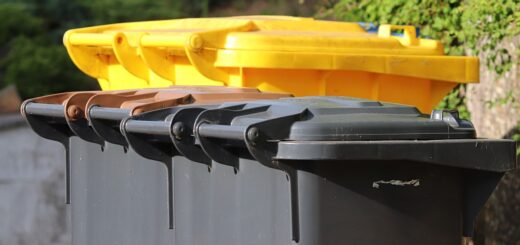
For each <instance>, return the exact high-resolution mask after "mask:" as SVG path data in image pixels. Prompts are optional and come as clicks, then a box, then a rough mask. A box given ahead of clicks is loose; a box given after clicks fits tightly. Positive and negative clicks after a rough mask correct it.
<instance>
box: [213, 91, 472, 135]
mask: <svg viewBox="0 0 520 245" xmlns="http://www.w3.org/2000/svg"><path fill="white" fill-rule="evenodd" d="M262 105H267V106H268V107H269V108H268V109H267V110H265V111H263V112H259V113H253V114H247V115H243V116H239V117H236V118H234V119H233V122H232V123H231V125H247V124H250V123H252V122H255V121H263V120H272V119H276V118H281V117H284V116H286V115H287V114H291V113H293V112H294V111H306V112H305V113H304V114H305V115H303V116H302V118H299V119H298V120H295V121H294V122H293V123H292V124H291V125H290V133H289V135H288V137H287V138H285V139H284V140H291V141H357V140H435V139H473V138H475V129H474V127H473V125H472V124H471V123H470V122H469V121H466V120H462V119H460V118H459V116H458V113H457V112H455V111H441V110H439V111H433V112H432V115H424V114H421V112H420V111H419V110H417V109H416V108H415V107H412V106H407V105H399V104H392V103H384V102H378V101H371V100H365V99H357V98H349V97H300V98H284V99H280V100H276V101H256V102H251V103H248V104H247V105H246V106H245V107H244V108H254V107H260V106H262ZM226 106H227V105H226V104H224V105H223V107H226Z"/></svg>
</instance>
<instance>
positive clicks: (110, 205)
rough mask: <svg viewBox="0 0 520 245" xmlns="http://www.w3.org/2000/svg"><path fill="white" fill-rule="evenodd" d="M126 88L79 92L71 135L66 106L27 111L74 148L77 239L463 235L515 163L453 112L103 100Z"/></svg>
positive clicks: (313, 103)
mask: <svg viewBox="0 0 520 245" xmlns="http://www.w3.org/2000/svg"><path fill="white" fill-rule="evenodd" d="M159 91H160V90H159ZM119 93H126V92H116V93H114V92H102V94H100V95H95V96H92V97H91V98H89V99H88V100H89V101H90V102H92V103H89V102H88V101H87V102H86V103H85V102H82V103H85V105H88V106H86V107H85V106H84V107H82V108H86V116H84V120H85V121H87V123H84V124H82V125H80V126H78V128H77V129H75V131H72V129H73V128H74V126H71V123H68V124H67V123H64V122H63V120H64V119H63V117H67V116H63V115H66V112H67V111H68V110H65V108H68V103H70V102H64V103H60V102H57V103H58V104H59V106H62V107H61V108H60V109H59V110H57V109H56V108H58V107H59V106H55V107H56V108H55V109H53V110H52V112H49V111H45V110H46V108H47V107H48V105H49V104H46V103H49V102H42V101H45V100H38V99H37V100H33V101H29V102H26V103H24V105H23V107H22V111H23V112H24V113H25V117H26V118H27V121H28V122H29V123H30V124H31V126H32V127H33V129H34V130H35V131H36V132H37V133H39V134H40V135H41V136H43V137H47V138H52V139H55V140H58V141H61V142H65V143H64V145H66V147H67V148H68V151H67V152H68V156H69V160H70V163H71V164H70V166H71V170H70V171H71V172H70V173H71V179H70V180H71V192H70V194H71V207H72V223H73V230H74V233H73V244H217V245H218V244H305V245H307V244H309V245H315V244H344V243H354V244H460V242H461V239H462V237H467V236H471V235H472V231H473V224H474V220H475V217H476V215H477V213H478V211H479V210H480V208H481V207H482V206H483V205H484V203H485V201H486V200H487V198H488V197H489V195H490V194H491V193H492V191H493V189H494V188H495V186H496V184H497V183H498V181H499V180H500V178H501V177H502V176H503V174H504V173H505V172H507V171H509V170H511V169H513V168H515V167H516V162H515V160H516V154H515V150H516V147H515V142H514V141H511V140H490V139H480V138H477V137H476V134H475V130H474V128H473V126H472V124H471V123H470V122H468V121H466V120H462V119H460V118H459V117H458V114H457V112H455V111H442V110H434V111H433V112H432V113H431V115H425V114H423V113H421V112H420V111H419V110H418V109H417V108H415V107H413V106H405V105H400V104H393V103H386V102H378V101H372V100H365V99H354V98H347V97H327V96H323V97H295V98H291V97H287V95H279V94H278V95H277V94H274V95H269V96H271V97H274V98H269V96H266V97H265V98H261V96H259V95H260V94H259V93H258V92H256V93H255V92H249V93H250V94H251V95H250V98H246V97H247V96H241V98H240V99H233V98H232V96H230V95H229V94H228V95H226V99H222V100H213V101H209V102H208V103H205V102H202V99H201V100H200V101H199V102H200V103H186V101H191V102H193V101H196V100H189V99H188V100H184V103H169V104H165V106H157V107H153V109H150V110H143V111H139V113H135V110H133V109H130V110H129V109H128V108H133V106H135V105H141V103H139V100H140V99H136V98H135V97H134V99H135V100H132V99H129V100H125V103H115V104H112V105H109V104H104V103H103V101H104V99H103V97H116V98H118V97H125V96H128V97H131V96H135V95H121V94H119ZM143 93H144V94H146V93H145V92H143ZM158 94H160V93H158ZM172 94H178V92H172ZM244 94H248V93H247V92H246V93H244ZM195 95H197V93H196V92H195V93H193V97H195ZM202 95H205V93H201V95H200V96H202ZM96 97H98V99H96ZM153 97H154V98H155V99H154V100H157V99H158V98H159V97H160V96H155V95H154V96H153ZM253 97H254V98H253ZM175 98H177V97H175ZM141 99H142V98H141ZM145 100H146V101H147V102H146V103H151V102H150V101H148V99H145ZM226 100H228V101H226ZM55 101H57V100H55ZM68 101H71V99H69V100H68ZM177 101H178V100H177ZM80 107H81V106H80ZM143 108H144V107H143ZM150 108H152V107H150ZM132 111H133V112H134V113H130V112H132ZM72 114H73V115H74V113H72ZM79 114H81V113H79ZM60 120H61V121H60ZM82 130H92V131H93V132H94V133H95V134H96V135H97V136H96V137H98V139H99V140H100V141H102V142H103V143H102V144H96V143H95V142H92V140H91V139H87V138H84V139H83V138H82V137H80V136H79V134H76V133H74V132H79V131H82ZM101 145H103V147H101ZM165 166H166V167H165ZM82 229H83V230H82ZM78 234H79V235H78Z"/></svg>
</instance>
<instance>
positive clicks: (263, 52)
mask: <svg viewBox="0 0 520 245" xmlns="http://www.w3.org/2000/svg"><path fill="white" fill-rule="evenodd" d="M395 31H401V32H402V33H403V35H400V36H394V35H392V33H393V32H395ZM64 43H65V46H66V47H67V50H68V53H69V55H70V57H71V59H72V61H73V62H74V63H75V64H76V66H77V67H78V68H79V69H81V70H82V71H83V72H85V73H86V74H88V75H90V76H92V77H94V78H97V79H98V81H99V83H100V85H101V87H102V89H103V90H113V89H129V88H145V87H164V86H170V85H224V86H236V87H256V88H259V89H260V90H262V91H274V92H285V93H291V94H294V95H295V96H311V95H342V96H353V97H360V98H368V99H373V100H383V101H390V102H397V103H403V104H411V105H415V106H416V107H418V108H419V109H420V110H421V111H423V112H426V113H429V112H430V111H431V109H432V108H433V107H434V106H435V105H436V104H437V103H438V102H439V101H440V100H441V99H442V98H443V97H444V95H445V94H446V93H448V92H449V91H450V90H451V89H452V88H453V87H454V86H455V85H456V84H457V83H469V82H478V79H479V77H478V59H477V58H475V57H455V56H444V50H443V46H442V45H441V43H440V42H439V41H435V40H429V39H420V38H417V37H416V29H415V27H412V26H395V25H381V26H380V27H379V30H378V32H377V33H372V32H367V31H366V30H365V29H363V28H362V27H361V26H360V25H359V24H357V23H345V22H332V21H318V20H313V19H310V18H295V17H286V16H243V17H231V18H201V19H179V20H168V21H148V22H134V23H120V24H113V25H103V26H95V27H87V28H80V29H73V30H70V31H68V32H67V33H66V34H65V36H64ZM446 67H449V68H450V69H446ZM402 91H407V93H402Z"/></svg>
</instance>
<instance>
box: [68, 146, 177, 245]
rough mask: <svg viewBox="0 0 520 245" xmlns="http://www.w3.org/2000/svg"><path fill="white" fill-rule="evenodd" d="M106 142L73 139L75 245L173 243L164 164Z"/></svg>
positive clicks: (72, 178) (73, 236) (73, 231)
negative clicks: (101, 143) (95, 142)
mask: <svg viewBox="0 0 520 245" xmlns="http://www.w3.org/2000/svg"><path fill="white" fill-rule="evenodd" d="M106 144H107V145H106V146H105V149H104V151H102V150H101V147H100V146H99V145H96V144H91V143H87V142H85V141H83V140H81V139H79V138H77V137H72V138H71V150H70V154H71V180H72V183H71V194H72V204H71V210H72V239H73V244H74V245H81V244H85V245H88V244H128V245H132V244H135V245H141V244H171V240H172V239H173V231H172V230H169V229H168V215H167V213H168V207H167V204H168V203H167V189H166V187H167V173H166V171H165V166H164V165H163V164H162V163H159V162H155V161H151V160H146V159H144V158H142V157H140V156H139V155H137V154H136V153H135V152H133V151H132V150H129V151H128V152H127V153H125V152H124V150H123V147H121V146H118V145H113V144H110V143H106Z"/></svg>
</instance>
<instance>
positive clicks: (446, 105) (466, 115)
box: [437, 85, 471, 120]
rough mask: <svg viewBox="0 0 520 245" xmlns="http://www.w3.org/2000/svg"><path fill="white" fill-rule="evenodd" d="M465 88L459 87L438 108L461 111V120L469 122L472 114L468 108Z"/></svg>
mask: <svg viewBox="0 0 520 245" xmlns="http://www.w3.org/2000/svg"><path fill="white" fill-rule="evenodd" d="M464 89H465V87H464V86H460V85H459V86H457V87H456V88H455V89H453V90H452V91H451V93H449V94H448V95H446V97H444V99H442V101H441V102H440V103H439V105H438V106H437V109H454V110H458V111H459V116H460V118H461V119H466V120H469V119H470V117H471V114H470V112H469V110H468V108H467V107H466V98H465V97H464V93H463V91H464Z"/></svg>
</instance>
